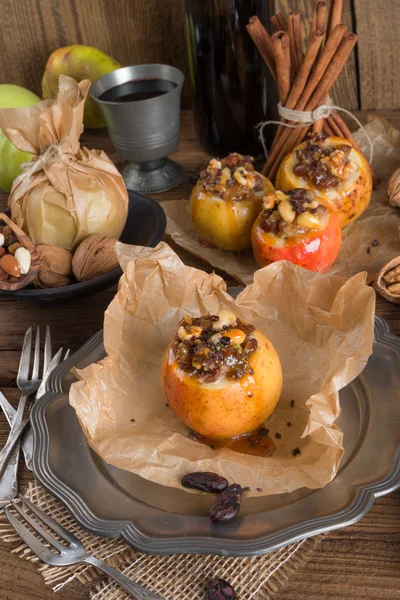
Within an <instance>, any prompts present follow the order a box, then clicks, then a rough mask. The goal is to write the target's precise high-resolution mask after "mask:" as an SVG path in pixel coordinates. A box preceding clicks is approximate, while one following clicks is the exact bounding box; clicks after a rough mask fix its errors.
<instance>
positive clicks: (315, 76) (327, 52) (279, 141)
mask: <svg viewBox="0 0 400 600" xmlns="http://www.w3.org/2000/svg"><path fill="white" fill-rule="evenodd" d="M346 30H347V27H346V26H345V25H338V26H337V27H336V28H335V31H334V32H333V33H332V35H331V37H330V38H329V40H328V42H327V43H326V45H325V48H324V50H323V52H322V54H321V56H320V58H319V59H318V61H317V64H316V65H315V69H314V71H313V72H312V73H311V74H310V77H309V78H308V79H307V81H306V84H305V86H304V89H303V90H302V91H301V94H300V96H299V98H298V100H297V102H296V104H295V106H291V108H294V109H295V110H304V109H305V107H306V105H307V102H308V101H309V99H310V97H311V95H312V93H313V92H314V90H315V89H316V87H317V85H318V84H319V83H320V81H321V79H322V77H323V75H324V73H325V71H326V70H327V67H328V65H329V64H330V62H331V61H332V60H333V57H334V55H335V53H336V51H337V50H338V48H339V45H340V43H341V41H342V40H343V38H344V35H345V33H346ZM293 87H294V86H293ZM314 108H316V106H315V107H314ZM314 108H312V109H310V110H314ZM294 131H296V130H293V129H292V130H291V129H289V128H285V130H284V131H282V133H281V134H280V135H279V138H276V141H275V143H274V145H273V147H272V149H271V153H270V155H269V158H268V161H267V163H266V165H265V167H264V169H265V171H263V173H264V172H269V171H270V169H271V167H272V165H273V164H274V163H275V161H276V160H277V156H279V154H280V153H281V150H282V148H283V147H285V149H286V150H287V151H289V150H290V149H291V148H289V149H288V143H287V139H288V137H289V136H290V133H291V132H294ZM293 136H294V133H292V138H293Z"/></svg>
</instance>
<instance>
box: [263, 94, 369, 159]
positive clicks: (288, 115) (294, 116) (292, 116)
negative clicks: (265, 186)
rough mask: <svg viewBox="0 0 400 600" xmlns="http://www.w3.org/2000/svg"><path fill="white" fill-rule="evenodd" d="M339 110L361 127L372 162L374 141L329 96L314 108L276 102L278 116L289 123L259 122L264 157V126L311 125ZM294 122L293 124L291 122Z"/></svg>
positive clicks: (355, 119)
mask: <svg viewBox="0 0 400 600" xmlns="http://www.w3.org/2000/svg"><path fill="white" fill-rule="evenodd" d="M334 110H336V111H340V112H342V113H345V114H346V115H348V116H349V117H351V118H352V119H353V120H354V121H355V122H356V123H357V125H358V126H359V128H360V129H361V131H362V132H363V134H364V135H365V137H366V139H367V141H368V144H369V163H370V164H372V159H373V157H374V143H373V142H372V140H371V138H370V137H369V135H368V133H367V131H366V129H365V127H364V126H363V125H362V123H361V122H360V121H359V119H357V117H356V116H355V115H353V113H352V112H350V111H349V110H347V109H346V108H342V107H341V106H335V105H334V104H332V103H331V100H330V98H328V101H327V102H326V103H325V104H321V106H317V108H315V109H314V110H310V111H309V110H293V109H289V108H286V107H285V106H283V105H282V103H281V102H279V103H278V113H279V116H280V117H282V119H286V121H290V123H283V122H282V121H274V120H269V121H263V122H262V123H259V124H258V125H257V126H256V128H257V129H258V130H259V137H260V141H261V144H262V147H263V150H264V154H265V158H266V159H267V160H268V150H267V147H266V144H265V139H264V127H267V126H268V125H282V126H283V127H289V128H290V129H299V128H302V127H304V126H305V125H313V124H314V123H315V122H316V121H319V120H321V119H327V118H328V117H329V116H330V114H331V112H332V111H334ZM293 123H294V124H293Z"/></svg>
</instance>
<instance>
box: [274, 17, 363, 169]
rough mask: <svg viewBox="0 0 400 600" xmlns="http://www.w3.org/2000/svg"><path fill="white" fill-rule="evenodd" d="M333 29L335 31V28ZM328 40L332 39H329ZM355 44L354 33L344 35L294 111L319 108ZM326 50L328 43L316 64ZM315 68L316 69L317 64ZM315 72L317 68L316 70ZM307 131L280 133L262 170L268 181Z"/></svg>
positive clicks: (291, 130)
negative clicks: (309, 91) (305, 99)
mask: <svg viewBox="0 0 400 600" xmlns="http://www.w3.org/2000/svg"><path fill="white" fill-rule="evenodd" d="M338 27H340V26H338ZM335 29H337V27H336V28H335ZM330 39H332V38H330ZM329 41H330V40H328V42H329ZM356 42H357V36H356V34H354V33H346V34H345V35H344V36H343V39H342V42H341V43H340V45H339V47H338V48H337V51H336V52H335V54H334V56H333V58H332V60H331V61H330V62H329V65H328V67H327V68H326V71H324V73H323V77H322V76H321V78H320V80H319V83H318V84H317V85H316V86H315V89H314V91H313V92H312V93H311V96H310V98H309V99H308V100H307V102H306V104H305V106H303V104H304V98H305V97H306V95H304V94H302V96H301V98H300V100H299V102H298V105H297V106H296V110H306V111H313V110H315V109H316V108H317V107H318V106H320V104H321V100H322V99H323V98H324V97H325V96H326V95H327V94H329V91H330V89H331V87H332V85H333V84H334V82H335V81H336V79H337V78H338V77H339V75H340V73H341V71H342V69H343V67H344V65H345V63H346V61H347V59H348V57H349V56H350V53H351V52H352V50H353V48H354V46H355V44H356ZM327 48H328V43H327V45H326V46H325V48H324V52H323V54H322V55H321V58H320V60H319V61H318V62H320V61H321V62H323V59H324V54H325V51H326V50H327ZM317 67H318V63H317ZM316 70H317V68H316ZM307 85H308V84H307ZM307 85H306V88H305V91H306V89H307ZM303 95H304V97H303ZM308 129H309V126H307V127H306V128H301V129H290V130H289V129H287V130H286V131H284V132H283V133H282V135H281V136H280V139H279V142H280V143H279V144H278V143H277V144H276V146H275V148H273V150H272V151H271V155H270V157H269V159H268V161H267V164H266V165H265V168H264V169H265V171H264V170H263V173H264V172H265V173H267V174H268V177H269V178H270V179H273V178H274V177H275V175H276V173H277V170H278V168H279V165H280V163H281V161H282V160H283V158H284V157H285V156H286V154H287V153H288V152H290V150H291V149H292V148H293V146H294V143H295V142H297V143H299V142H298V141H297V140H298V139H303V138H304V136H305V135H306V133H307V131H308Z"/></svg>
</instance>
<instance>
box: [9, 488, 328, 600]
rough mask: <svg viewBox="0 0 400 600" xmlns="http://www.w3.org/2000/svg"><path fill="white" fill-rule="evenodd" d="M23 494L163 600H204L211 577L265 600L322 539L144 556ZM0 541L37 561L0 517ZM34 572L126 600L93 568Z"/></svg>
mask: <svg viewBox="0 0 400 600" xmlns="http://www.w3.org/2000/svg"><path fill="white" fill-rule="evenodd" d="M26 496H27V497H28V498H29V499H30V500H31V501H32V502H34V504H36V505H37V506H39V507H40V508H42V509H43V510H44V511H45V512H46V513H47V514H48V515H50V516H52V517H53V518H55V519H56V520H57V521H58V522H59V523H61V524H62V525H63V526H64V527H66V528H67V529H68V530H69V531H71V532H72V533H74V534H75V535H76V536H77V537H78V538H79V539H80V540H81V541H82V543H83V545H84V547H85V548H86V550H87V551H88V552H89V553H90V554H93V555H94V556H96V557H97V558H100V559H102V560H104V561H106V562H107V563H109V564H110V565H112V566H113V567H115V568H117V569H118V570H120V571H122V572H123V573H125V575H128V576H129V577H130V578H131V579H133V580H134V581H136V582H137V583H139V584H140V585H143V586H144V587H147V588H149V589H150V590H152V591H154V592H156V593H157V594H159V595H160V596H161V597H162V598H164V599H165V600H205V599H206V585H207V582H208V581H209V580H210V579H212V578H214V577H222V578H223V579H226V580H227V581H229V582H230V583H231V584H232V585H233V587H234V588H235V590H236V591H237V594H238V598H239V599H240V600H269V599H272V598H274V597H276V596H275V594H276V592H277V591H279V589H282V587H283V586H284V585H285V582H286V581H287V580H288V578H289V577H290V576H291V575H292V574H293V572H294V571H295V570H296V569H297V568H298V567H299V566H301V565H302V564H304V562H306V561H307V559H308V557H309V556H310V554H311V553H312V552H313V550H314V548H315V546H316V545H317V544H318V543H319V541H320V539H321V536H319V537H317V538H311V539H309V540H302V541H300V542H297V543H294V544H291V545H289V546H287V547H286V548H282V549H281V550H276V551H275V552H272V553H270V554H267V555H265V556H257V557H251V558H224V557H219V556H201V555H183V554H179V555H172V556H149V555H147V554H142V553H140V552H135V550H133V549H132V548H130V547H129V546H127V545H126V544H125V543H124V542H123V541H122V540H110V539H104V538H101V537H97V536H94V535H91V534H90V533H87V532H86V531H85V530H83V529H82V528H81V527H79V525H77V524H76V523H75V521H74V520H73V519H72V518H71V516H70V515H69V513H68V512H67V510H66V509H65V508H64V507H63V506H62V505H61V504H60V503H59V502H58V501H57V500H56V499H55V498H53V496H51V495H50V494H48V493H47V492H45V491H44V490H43V488H41V487H39V486H37V485H34V484H31V485H30V486H29V488H28V490H27V491H26ZM0 536H1V538H2V539H3V540H4V541H6V542H8V543H10V544H13V549H12V552H15V553H17V554H18V555H19V556H21V557H22V558H24V559H26V560H30V561H33V562H39V561H38V559H37V558H36V557H35V556H34V555H33V554H32V552H31V551H30V550H29V548H27V546H26V545H25V544H23V543H21V540H20V538H19V537H18V536H16V534H15V532H14V530H13V529H12V528H11V527H10V525H9V524H8V522H7V521H5V519H4V515H2V517H1V522H0ZM39 570H40V572H41V574H42V576H43V578H44V580H45V583H46V584H47V585H50V586H52V588H53V590H54V591H55V592H57V591H59V590H61V589H62V588H64V587H65V586H67V585H69V584H72V582H75V583H76V582H79V583H80V584H82V585H84V586H86V587H87V589H88V598H91V599H92V600H93V599H96V600H128V598H129V599H130V598H131V597H130V596H128V595H127V594H126V593H125V592H124V591H123V590H122V589H121V588H120V587H119V586H118V585H116V584H114V583H112V582H110V580H108V579H104V577H102V576H101V574H100V573H99V572H98V571H97V570H96V569H93V568H92V567H88V566H85V565H82V566H78V567H68V568H58V567H49V566H47V565H42V564H41V566H40V567H39Z"/></svg>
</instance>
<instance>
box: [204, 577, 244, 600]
mask: <svg viewBox="0 0 400 600" xmlns="http://www.w3.org/2000/svg"><path fill="white" fill-rule="evenodd" d="M207 600H237V595H236V592H235V590H234V589H233V587H232V586H231V585H230V584H229V583H228V582H227V581H225V579H213V580H212V581H210V583H209V584H208V589H207Z"/></svg>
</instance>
